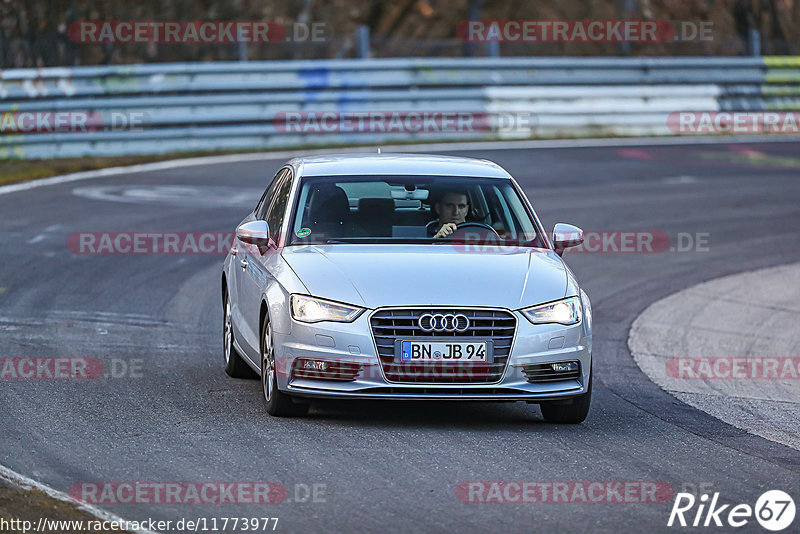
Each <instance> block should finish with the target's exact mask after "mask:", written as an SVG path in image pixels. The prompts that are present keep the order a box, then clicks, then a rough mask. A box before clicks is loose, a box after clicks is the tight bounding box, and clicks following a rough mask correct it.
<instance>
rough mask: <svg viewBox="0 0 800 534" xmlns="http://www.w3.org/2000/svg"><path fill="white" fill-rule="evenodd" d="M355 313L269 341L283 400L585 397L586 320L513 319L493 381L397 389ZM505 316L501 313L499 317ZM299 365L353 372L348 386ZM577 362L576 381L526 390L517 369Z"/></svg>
mask: <svg viewBox="0 0 800 534" xmlns="http://www.w3.org/2000/svg"><path fill="white" fill-rule="evenodd" d="M378 311H380V310H376V311H372V312H368V313H365V314H363V315H362V316H361V317H359V318H358V319H356V321H354V322H353V323H333V322H324V323H315V324H305V323H299V322H296V321H292V324H291V331H290V332H289V333H288V334H283V335H279V334H276V335H275V350H276V358H277V361H278V362H281V364H280V365H279V366H278V387H279V388H280V389H281V390H282V391H285V392H286V393H289V394H291V395H295V396H299V397H310V398H340V399H398V400H401V399H405V400H447V401H530V402H542V401H550V400H567V399H570V398H572V397H575V396H578V395H581V394H583V393H585V392H586V389H587V386H588V383H589V373H590V372H591V340H592V337H591V327H590V325H589V324H588V321H582V322H581V323H579V324H577V325H573V326H563V325H558V324H548V325H533V324H531V323H530V322H529V321H528V320H527V319H525V317H524V316H522V315H521V314H519V313H518V312H510V313H511V314H513V315H514V316H515V317H516V319H517V327H516V331H515V333H514V338H513V341H512V345H511V351H510V354H509V357H508V360H507V363H506V366H505V369H504V371H503V372H502V375H501V376H500V377H499V379H498V380H495V381H493V382H463V383H459V382H452V381H451V382H449V383H437V382H435V381H430V382H399V381H390V380H387V378H386V375H385V373H384V368H383V366H382V365H381V363H380V361H379V358H378V351H377V347H376V345H375V340H374V338H373V333H372V329H371V326H370V318H371V317H372V315H373V314H375V313H377V312H378ZM503 311H506V312H508V311H509V310H503ZM298 358H306V359H312V360H326V361H335V362H348V363H351V364H357V365H359V366H361V371H360V372H359V373H358V376H357V377H356V378H355V379H354V380H327V379H321V378H314V379H310V378H297V377H294V376H293V373H292V369H293V365H294V364H295V360H297V359H298ZM568 361H571V362H575V361H577V362H579V364H580V372H579V373H578V376H575V377H574V378H570V379H565V380H551V381H547V382H536V383H531V382H529V381H528V379H527V377H526V374H525V372H524V370H525V368H526V367H525V366H530V365H535V364H549V363H558V362H568Z"/></svg>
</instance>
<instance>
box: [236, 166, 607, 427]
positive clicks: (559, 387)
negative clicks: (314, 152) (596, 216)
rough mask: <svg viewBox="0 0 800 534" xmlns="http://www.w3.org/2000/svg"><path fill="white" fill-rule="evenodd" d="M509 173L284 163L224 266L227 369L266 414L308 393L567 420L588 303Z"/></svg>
mask: <svg viewBox="0 0 800 534" xmlns="http://www.w3.org/2000/svg"><path fill="white" fill-rule="evenodd" d="M582 241H583V232H582V231H581V230H580V229H579V228H577V227H575V226H571V225H568V224H562V223H559V224H556V225H555V228H554V230H553V234H552V237H551V236H548V235H547V233H546V232H545V231H544V229H543V228H542V225H541V223H540V222H539V219H538V217H537V216H536V213H535V212H534V211H533V207H532V206H531V204H530V202H529V201H528V199H527V198H526V197H525V195H524V194H523V192H522V189H521V188H520V187H519V185H518V184H517V183H516V181H515V180H514V178H512V177H511V175H509V173H508V172H506V171H505V170H504V169H503V168H501V167H500V166H499V165H497V164H495V163H492V162H490V161H486V160H477V159H467V158H455V157H445V156H430V155H413V154H383V155H380V154H378V155H336V156H318V157H308V158H297V159H293V160H291V161H289V162H288V163H286V165H284V166H283V167H282V168H281V169H280V170H279V171H278V173H277V174H276V175H275V177H274V178H273V179H272V180H271V182H270V184H269V186H268V187H267V188H266V191H265V192H264V194H263V195H262V196H261V199H260V200H259V201H258V204H257V205H256V206H255V209H254V210H253V211H252V213H250V214H249V215H248V216H247V217H246V218H245V219H244V221H242V223H241V224H240V225H239V226H238V228H237V229H236V239H235V241H234V244H233V247H232V248H231V250H230V252H229V254H228V255H227V257H226V258H225V264H224V266H223V272H222V306H223V335H224V355H225V371H226V372H227V373H228V374H229V375H230V376H233V377H239V378H245V377H252V376H254V375H255V376H260V377H261V382H262V386H263V391H264V397H265V399H266V403H267V412H268V413H270V414H271V415H274V416H295V415H303V414H304V413H306V412H307V410H308V406H309V404H308V403H309V400H310V399H313V398H340V399H414V400H434V399H435V400H449V401H455V400H461V401H505V402H508V401H526V402H528V403H534V404H539V405H540V407H541V411H542V414H543V415H544V417H545V419H546V420H547V421H550V422H557V423H580V422H581V421H583V420H584V419H585V418H586V415H587V413H588V411H589V404H590V398H591V393H592V319H591V317H592V314H591V306H590V304H589V298H588V297H587V296H586V293H585V292H584V291H582V290H581V288H580V286H579V285H578V282H577V280H576V279H575V276H574V275H573V274H572V272H571V271H570V269H569V268H568V267H567V265H566V264H565V263H564V261H562V259H561V255H562V254H563V252H564V249H566V248H568V247H571V246H576V245H579V244H580V243H581V242H582Z"/></svg>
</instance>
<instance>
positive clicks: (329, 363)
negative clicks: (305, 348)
mask: <svg viewBox="0 0 800 534" xmlns="http://www.w3.org/2000/svg"><path fill="white" fill-rule="evenodd" d="M363 367H364V366H363V364H360V363H356V362H343V361H338V360H314V359H311V358H298V359H296V360H295V361H294V364H293V365H292V377H293V378H306V379H311V380H355V379H356V377H357V376H358V374H359V373H360V372H361V369H362V368H363Z"/></svg>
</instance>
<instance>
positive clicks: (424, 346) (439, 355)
mask: <svg viewBox="0 0 800 534" xmlns="http://www.w3.org/2000/svg"><path fill="white" fill-rule="evenodd" d="M400 361H403V362H487V361H489V347H488V343H487V342H485V341H483V342H468V343H463V342H462V343H454V342H451V341H402V342H401V343H400Z"/></svg>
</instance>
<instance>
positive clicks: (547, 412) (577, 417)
mask: <svg viewBox="0 0 800 534" xmlns="http://www.w3.org/2000/svg"><path fill="white" fill-rule="evenodd" d="M593 374H594V373H593V372H591V371H589V387H588V388H586V393H584V394H583V395H580V396H578V397H575V398H574V399H572V402H571V403H569V404H563V403H559V402H543V403H541V404H540V405H539V408H540V409H541V410H542V415H543V416H544V420H545V421H547V422H548V423H565V424H570V425H576V424H578V423H583V421H584V420H585V419H586V416H587V415H589V405H590V404H591V402H592V375H593Z"/></svg>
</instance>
